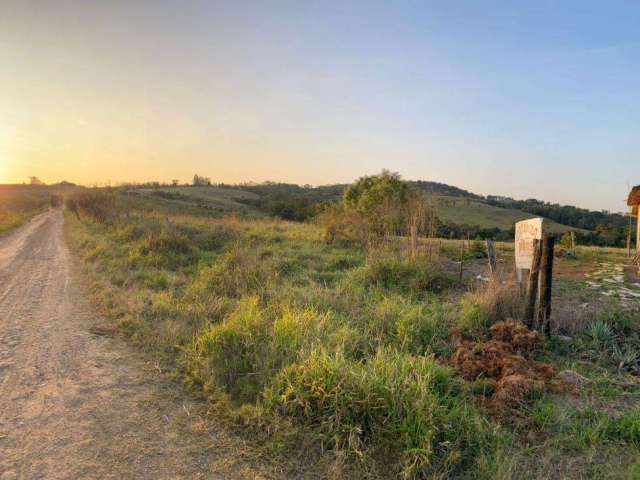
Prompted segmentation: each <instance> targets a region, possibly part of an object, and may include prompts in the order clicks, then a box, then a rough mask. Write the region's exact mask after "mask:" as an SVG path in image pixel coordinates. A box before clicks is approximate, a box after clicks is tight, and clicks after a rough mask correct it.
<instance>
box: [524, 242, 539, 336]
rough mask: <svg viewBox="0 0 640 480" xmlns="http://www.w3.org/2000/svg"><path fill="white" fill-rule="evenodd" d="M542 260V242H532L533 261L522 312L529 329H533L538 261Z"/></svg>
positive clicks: (536, 297) (536, 296)
mask: <svg viewBox="0 0 640 480" xmlns="http://www.w3.org/2000/svg"><path fill="white" fill-rule="evenodd" d="M541 258H542V241H541V240H533V260H532V261H531V270H530V272H529V282H528V285H527V296H526V301H525V310H524V323H525V325H527V327H529V328H533V327H534V320H535V319H536V300H537V299H538V278H539V274H540V260H541Z"/></svg>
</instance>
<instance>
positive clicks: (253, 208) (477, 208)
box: [141, 184, 584, 233]
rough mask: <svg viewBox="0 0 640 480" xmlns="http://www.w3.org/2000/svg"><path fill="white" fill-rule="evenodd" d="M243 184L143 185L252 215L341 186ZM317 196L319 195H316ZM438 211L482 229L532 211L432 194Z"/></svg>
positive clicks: (507, 224) (560, 229)
mask: <svg viewBox="0 0 640 480" xmlns="http://www.w3.org/2000/svg"><path fill="white" fill-rule="evenodd" d="M247 188H248V189H251V190H252V191H248V190H245V189H242V188H228V187H216V186H209V187H207V186H202V187H190V186H180V187H164V188H156V189H142V190H141V191H142V192H144V193H145V194H147V195H158V192H162V193H163V194H164V198H166V199H168V200H175V201H184V202H196V203H199V204H204V205H208V206H210V207H212V208H215V209H218V210H220V211H223V212H232V211H239V212H244V213H247V214H250V215H254V216H261V215H265V214H269V213H274V212H270V210H271V207H272V206H273V205H274V204H276V205H277V204H281V203H286V202H289V203H294V204H296V203H299V202H304V201H306V202H314V201H338V200H339V199H340V197H341V193H342V190H341V188H337V187H336V188H333V189H330V188H329V187H320V188H314V189H308V188H307V189H305V188H303V187H298V186H297V185H296V186H294V185H285V184H273V185H260V186H256V187H247ZM316 197H318V198H316ZM433 198H434V204H435V205H436V207H437V215H438V218H440V220H441V221H443V222H445V223H454V224H457V225H470V226H479V227H480V228H482V229H490V228H499V229H501V230H505V231H508V230H510V229H511V228H512V227H513V225H514V223H515V222H518V221H520V220H524V219H527V218H533V217H534V216H535V215H532V214H530V213H526V212H523V211H521V210H516V209H509V208H501V207H497V206H492V205H488V204H486V203H484V202H483V201H481V200H479V199H476V198H473V197H469V196H445V195H434V196H433ZM548 226H549V230H550V231H551V232H553V233H564V232H567V231H570V230H575V231H584V230H581V229H576V228H572V227H568V226H566V225H561V224H559V223H556V222H554V221H552V220H549V222H548Z"/></svg>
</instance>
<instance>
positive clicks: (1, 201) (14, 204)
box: [0, 185, 51, 235]
mask: <svg viewBox="0 0 640 480" xmlns="http://www.w3.org/2000/svg"><path fill="white" fill-rule="evenodd" d="M50 202H51V192H50V191H49V190H48V189H47V188H45V187H39V186H38V187H31V186H14V185H11V186H3V185H0V235H2V234H4V233H7V232H8V231H10V230H13V229H14V228H17V227H19V226H20V225H22V224H23V223H24V222H25V221H27V220H28V219H29V218H31V217H33V216H34V215H35V214H37V213H38V212H41V211H43V210H44V209H45V208H47V207H48V206H49V204H50Z"/></svg>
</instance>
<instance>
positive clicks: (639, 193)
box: [627, 185, 640, 206]
mask: <svg viewBox="0 0 640 480" xmlns="http://www.w3.org/2000/svg"><path fill="white" fill-rule="evenodd" d="M638 204H640V185H636V186H635V187H633V188H632V189H631V192H629V197H627V205H629V206H634V205H638Z"/></svg>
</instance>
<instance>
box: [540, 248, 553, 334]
mask: <svg viewBox="0 0 640 480" xmlns="http://www.w3.org/2000/svg"><path fill="white" fill-rule="evenodd" d="M555 240H556V239H555V238H554V237H553V236H552V235H545V237H544V240H543V245H542V258H541V260H540V265H541V269H542V274H541V276H540V293H539V295H540V310H539V311H538V325H539V328H540V330H542V331H543V332H544V333H545V334H546V335H549V334H551V322H550V319H551V285H552V280H553V247H554V245H555Z"/></svg>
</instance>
